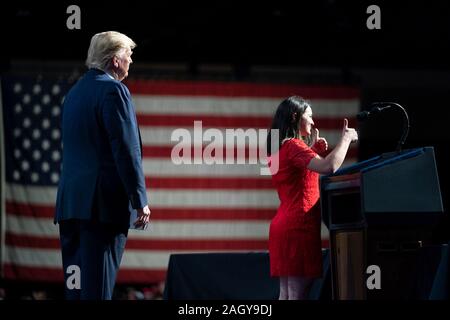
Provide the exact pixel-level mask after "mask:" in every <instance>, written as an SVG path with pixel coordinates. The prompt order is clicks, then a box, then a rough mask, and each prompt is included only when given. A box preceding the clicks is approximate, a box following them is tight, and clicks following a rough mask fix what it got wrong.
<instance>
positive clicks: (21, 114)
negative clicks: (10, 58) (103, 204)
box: [2, 76, 69, 185]
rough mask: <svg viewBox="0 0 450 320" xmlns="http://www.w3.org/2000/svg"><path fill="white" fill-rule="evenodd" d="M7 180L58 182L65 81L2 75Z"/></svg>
mask: <svg viewBox="0 0 450 320" xmlns="http://www.w3.org/2000/svg"><path fill="white" fill-rule="evenodd" d="M2 87H3V90H2V95H3V116H4V131H5V132H4V133H5V136H4V137H5V160H6V161H5V162H6V170H5V171H6V172H5V176H6V181H7V182H10V183H17V184H22V185H57V183H58V181H59V175H60V171H61V170H60V169H61V168H60V164H61V157H62V148H61V124H60V119H61V105H62V103H63V100H64V95H65V94H66V92H67V90H68V89H69V84H68V83H67V82H66V81H49V80H46V79H41V78H37V79H32V78H25V77H13V76H11V77H5V78H3V79H2Z"/></svg>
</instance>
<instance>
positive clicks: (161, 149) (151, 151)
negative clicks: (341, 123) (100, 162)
mask: <svg viewBox="0 0 450 320" xmlns="http://www.w3.org/2000/svg"><path fill="white" fill-rule="evenodd" d="M173 147H174V146H152V145H143V146H142V154H143V156H144V158H171V156H172V149H173ZM205 147H206V145H205V146H203V147H202V154H203V152H204V150H205ZM239 149H244V148H239ZM331 150H333V148H332V147H330V149H329V151H331ZM237 151H238V148H237V147H235V148H234V150H233V155H234V160H236V159H237V156H238V154H237ZM222 152H223V153H222V154H223V156H224V157H226V155H227V154H231V152H232V150H231V148H229V149H227V148H226V147H224V148H223V149H222ZM241 152H245V153H244V154H245V160H246V163H248V162H249V154H250V151H249V148H248V146H247V147H245V150H241ZM254 152H255V153H256V154H257V155H258V150H257V149H256V151H254ZM179 156H180V157H182V156H183V151H180V154H179ZM193 156H194V146H191V159H193ZM211 156H213V157H214V156H215V152H211ZM346 157H347V158H357V157H358V150H357V148H356V146H355V145H352V146H351V147H350V148H349V149H348V152H347V156H346ZM258 159H259V156H258ZM258 159H254V160H256V161H258ZM252 160H253V158H252ZM258 163H259V162H258Z"/></svg>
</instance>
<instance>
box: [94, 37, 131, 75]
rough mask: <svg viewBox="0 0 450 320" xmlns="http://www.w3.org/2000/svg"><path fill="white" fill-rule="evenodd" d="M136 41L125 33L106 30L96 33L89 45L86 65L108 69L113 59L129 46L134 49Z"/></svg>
mask: <svg viewBox="0 0 450 320" xmlns="http://www.w3.org/2000/svg"><path fill="white" fill-rule="evenodd" d="M135 47H136V43H134V41H133V40H131V39H130V38H129V37H127V36H126V35H124V34H123V33H120V32H116V31H106V32H100V33H97V34H95V35H94V36H93V37H92V39H91V44H90V45H89V50H88V55H87V59H86V66H87V67H88V68H89V69H91V68H97V69H100V70H106V69H107V68H108V66H109V63H110V61H111V59H112V58H113V57H114V56H115V55H118V54H119V53H120V51H122V50H126V49H128V48H130V49H133V48H135Z"/></svg>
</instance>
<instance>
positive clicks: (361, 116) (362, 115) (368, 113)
mask: <svg viewBox="0 0 450 320" xmlns="http://www.w3.org/2000/svg"><path fill="white" fill-rule="evenodd" d="M374 104H377V103H374ZM390 107H392V106H391V105H387V106H384V107H377V106H375V107H373V108H372V109H370V111H361V112H359V113H358V114H356V119H358V121H365V120H366V119H367V118H369V117H370V116H371V115H374V114H377V113H380V112H381V111H383V110H384V109H389V108H390Z"/></svg>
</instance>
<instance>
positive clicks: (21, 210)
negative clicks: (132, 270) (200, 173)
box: [6, 201, 276, 220]
mask: <svg viewBox="0 0 450 320" xmlns="http://www.w3.org/2000/svg"><path fill="white" fill-rule="evenodd" d="M150 208H151V210H152V215H151V220H270V219H272V218H273V217H274V216H275V213H276V209H254V208H229V209H225V208H223V209H218V208H205V207H200V208H176V207H171V208H161V207H153V206H151V205H150ZM54 210H55V208H54V207H53V206H43V205H36V204H33V205H30V204H23V203H17V202H10V201H8V202H6V212H7V214H11V215H15V216H23V217H33V218H45V219H48V218H53V213H54Z"/></svg>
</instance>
